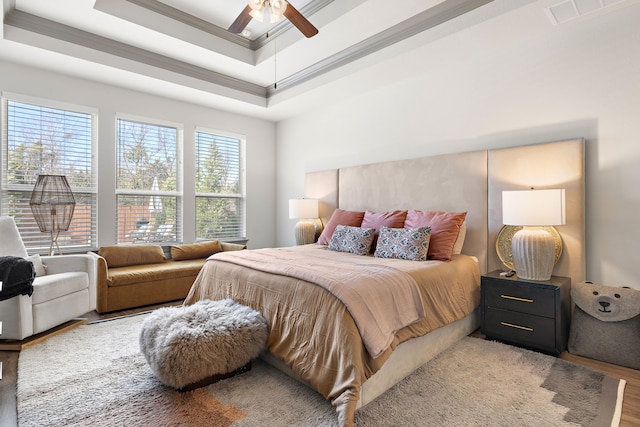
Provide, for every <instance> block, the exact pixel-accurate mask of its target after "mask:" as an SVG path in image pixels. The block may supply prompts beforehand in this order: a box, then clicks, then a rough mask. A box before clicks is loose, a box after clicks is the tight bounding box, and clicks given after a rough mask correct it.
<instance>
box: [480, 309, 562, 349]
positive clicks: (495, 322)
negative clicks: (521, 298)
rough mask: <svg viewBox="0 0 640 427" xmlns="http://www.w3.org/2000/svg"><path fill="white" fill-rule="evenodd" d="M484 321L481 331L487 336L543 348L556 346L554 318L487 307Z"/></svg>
mask: <svg viewBox="0 0 640 427" xmlns="http://www.w3.org/2000/svg"><path fill="white" fill-rule="evenodd" d="M484 322H485V323H484V331H483V332H484V333H485V334H486V335H487V336H489V337H495V338H500V339H503V340H505V341H512V342H518V343H522V344H524V345H529V346H532V347H539V348H545V349H554V348H555V347H556V345H555V344H556V342H555V340H556V333H555V320H554V319H550V318H547V317H540V316H533V315H530V314H524V313H517V312H513V311H507V310H500V309H494V308H487V309H486V311H485V317H484Z"/></svg>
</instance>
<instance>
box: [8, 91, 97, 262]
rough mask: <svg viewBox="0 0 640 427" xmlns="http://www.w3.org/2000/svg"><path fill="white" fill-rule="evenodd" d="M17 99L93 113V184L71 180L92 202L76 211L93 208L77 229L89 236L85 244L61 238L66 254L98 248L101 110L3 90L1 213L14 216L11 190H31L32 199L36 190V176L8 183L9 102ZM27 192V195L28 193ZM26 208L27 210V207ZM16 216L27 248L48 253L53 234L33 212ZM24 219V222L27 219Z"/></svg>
mask: <svg viewBox="0 0 640 427" xmlns="http://www.w3.org/2000/svg"><path fill="white" fill-rule="evenodd" d="M10 102H16V103H20V104H27V105H32V106H34V107H42V108H46V109H54V110H59V111H62V112H69V113H75V114H83V115H87V116H89V119H90V121H91V125H90V132H91V135H90V138H89V139H90V141H89V148H90V150H91V155H90V157H91V159H90V162H89V164H90V168H91V170H90V176H91V178H90V180H91V183H90V186H89V187H78V186H77V185H75V183H74V182H72V181H70V182H69V183H70V184H71V186H72V191H73V193H74V197H75V199H76V202H77V201H78V200H79V199H80V200H82V199H85V200H87V199H88V200H89V203H88V204H84V205H80V204H77V205H76V211H77V208H78V206H88V209H89V218H90V224H89V227H88V230H87V228H86V227H85V228H84V230H83V228H82V227H80V228H79V229H78V228H77V231H80V232H82V234H84V235H85V236H86V239H84V242H83V243H81V244H78V243H75V244H67V243H65V239H59V240H58V245H59V246H60V249H61V251H62V252H63V253H84V252H86V251H89V250H95V249H97V245H98V231H97V230H98V120H99V114H98V109H97V108H95V107H89V106H86V105H78V104H72V103H67V102H62V101H55V100H50V99H45V98H40V97H34V96H29V95H23V94H17V93H11V92H2V93H0V114H1V117H0V122H1V125H0V129H1V132H2V135H1V136H0V141H1V143H0V144H1V146H0V160H1V166H0V195H2V201H1V203H0V214H2V215H11V213H10V212H9V207H8V206H7V197H6V195H7V193H8V192H23V193H28V196H29V198H30V194H31V191H32V190H33V186H34V185H35V179H34V181H33V183H30V184H8V183H7V179H8V168H9V164H8V157H9V156H8V154H7V153H8V149H9V147H8V144H9V103H10ZM25 195H26V194H25ZM25 211H26V210H25ZM76 218H78V217H77V215H76V213H74V217H73V219H72V221H71V224H72V226H73V224H74V220H75V219H76ZM14 219H16V223H17V224H18V227H19V229H20V233H21V235H22V236H23V242H24V244H25V247H26V249H27V251H28V252H29V253H34V254H48V252H49V248H50V243H51V238H50V235H49V233H42V232H40V230H39V228H38V226H37V224H36V222H35V217H33V214H32V213H31V212H30V211H29V218H28V220H27V219H26V218H14ZM23 221H24V222H23ZM73 231H74V229H73V228H72V227H70V228H69V231H63V232H61V233H60V237H61V238H62V237H65V236H68V233H73ZM30 242H36V243H37V244H36V245H33V244H30Z"/></svg>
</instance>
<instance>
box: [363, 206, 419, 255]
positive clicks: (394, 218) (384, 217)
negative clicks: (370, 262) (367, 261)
mask: <svg viewBox="0 0 640 427" xmlns="http://www.w3.org/2000/svg"><path fill="white" fill-rule="evenodd" d="M406 217H407V211H392V212H379V213H375V212H369V211H366V212H365V213H364V219H363V220H362V228H375V229H376V232H375V234H374V237H373V244H372V245H371V253H373V252H375V251H376V244H377V243H378V234H379V233H380V227H382V226H383V225H384V226H385V227H389V228H402V227H403V225H404V220H405V218H406ZM416 228H417V227H416Z"/></svg>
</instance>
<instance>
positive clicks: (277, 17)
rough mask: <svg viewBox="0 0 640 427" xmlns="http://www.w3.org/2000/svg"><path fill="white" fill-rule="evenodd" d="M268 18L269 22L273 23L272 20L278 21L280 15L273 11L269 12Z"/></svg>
mask: <svg viewBox="0 0 640 427" xmlns="http://www.w3.org/2000/svg"><path fill="white" fill-rule="evenodd" d="M269 18H270V19H271V23H272V24H273V23H274V22H278V21H279V20H280V19H282V15H278V14H275V13H273V11H272V12H271V13H270V14H269Z"/></svg>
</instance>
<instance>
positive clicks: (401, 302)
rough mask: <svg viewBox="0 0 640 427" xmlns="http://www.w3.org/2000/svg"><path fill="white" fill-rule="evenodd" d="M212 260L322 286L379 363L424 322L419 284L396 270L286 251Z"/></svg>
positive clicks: (224, 254) (232, 254)
mask: <svg viewBox="0 0 640 427" xmlns="http://www.w3.org/2000/svg"><path fill="white" fill-rule="evenodd" d="M353 256H354V257H358V255H353ZM209 259H215V260H216V261H224V262H230V263H233V264H236V265H241V266H244V267H248V268H251V269H254V270H258V271H263V272H267V273H272V274H279V275H283V276H289V277H293V278H296V279H300V280H304V281H307V282H310V283H314V284H316V285H319V286H322V287H323V288H325V289H326V290H328V291H329V292H331V293H332V294H333V295H335V296H336V297H337V298H338V299H339V300H340V301H342V303H343V304H344V305H345V306H346V307H347V309H348V310H349V312H350V313H351V316H352V317H353V320H354V321H355V323H356V326H357V327H358V330H359V332H360V335H361V336H362V341H363V342H364V345H365V347H366V349H367V351H368V352H369V354H370V355H371V357H374V358H375V357H378V356H379V355H380V354H381V353H382V352H384V351H385V350H386V349H387V348H388V347H389V345H391V342H392V340H393V336H394V334H395V333H396V332H397V331H399V330H400V329H402V328H404V327H405V326H408V325H410V324H412V323H414V322H416V321H418V320H420V319H421V318H423V317H424V316H425V309H424V305H423V302H422V297H421V296H420V291H419V289H418V285H417V284H416V282H415V280H414V279H413V278H412V277H411V276H410V275H409V274H407V273H405V272H403V271H400V270H397V269H395V268H392V267H388V266H382V265H367V266H363V265H357V264H353V263H349V262H343V261H336V260H330V259H323V258H316V257H313V256H309V255H307V254H304V253H298V252H294V251H290V250H286V249H283V248H281V249H256V250H249V251H234V252H219V253H217V254H215V255H212V256H211V257H209Z"/></svg>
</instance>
